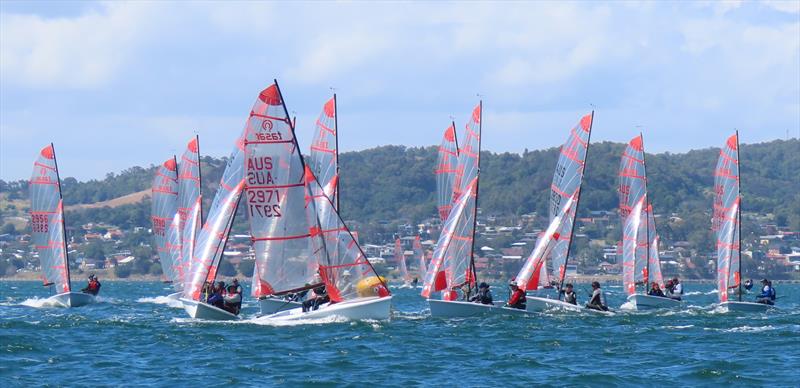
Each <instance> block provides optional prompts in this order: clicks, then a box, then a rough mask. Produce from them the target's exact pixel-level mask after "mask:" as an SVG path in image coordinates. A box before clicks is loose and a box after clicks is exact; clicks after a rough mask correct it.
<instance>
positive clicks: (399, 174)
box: [0, 139, 800, 231]
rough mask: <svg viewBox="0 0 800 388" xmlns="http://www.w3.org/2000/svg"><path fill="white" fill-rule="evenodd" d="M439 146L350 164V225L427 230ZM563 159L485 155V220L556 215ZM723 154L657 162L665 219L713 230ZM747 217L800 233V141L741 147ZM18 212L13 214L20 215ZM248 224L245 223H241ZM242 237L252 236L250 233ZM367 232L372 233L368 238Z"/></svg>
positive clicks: (146, 173)
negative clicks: (552, 200) (554, 184)
mask: <svg viewBox="0 0 800 388" xmlns="http://www.w3.org/2000/svg"><path fill="white" fill-rule="evenodd" d="M623 146H624V145H623V144H620V143H610V142H601V143H593V144H592V145H591V147H590V149H589V155H588V161H587V171H586V180H585V186H584V191H583V196H582V198H581V205H580V213H582V214H588V212H589V211H591V210H613V209H616V206H617V192H616V185H617V178H616V177H617V168H618V166H619V159H620V154H621V152H622V149H623ZM435 153H436V147H433V146H432V147H426V148H407V147H403V146H383V147H378V148H373V149H368V150H363V151H357V152H346V153H343V154H342V155H341V191H340V192H341V208H342V212H343V216H344V218H345V219H347V220H354V221H357V222H358V223H359V224H360V225H361V227H362V228H364V225H365V224H369V223H374V222H378V221H382V220H390V221H392V222H395V221H409V222H418V221H421V220H423V219H425V218H428V217H431V216H433V215H434V214H435V205H434V198H435V197H434V191H435V189H436V183H435V179H434V175H433V168H434V163H435V158H436V154H435ZM557 154H558V150H557V149H556V148H551V149H547V150H540V151H532V152H526V153H524V154H522V155H520V154H512V153H499V154H498V153H492V152H488V151H484V152H483V153H482V160H481V168H482V171H481V184H480V207H481V209H482V212H483V214H484V215H500V216H502V215H514V214H522V213H529V212H531V211H537V212H539V213H542V214H544V213H545V212H546V205H547V197H548V187H549V185H550V181H551V179H552V174H553V169H554V167H555V162H556V156H557ZM718 154H719V150H718V149H715V148H709V149H702V150H695V151H690V152H687V153H682V154H671V153H663V154H648V155H647V163H648V166H647V167H648V177H649V189H650V193H651V197H652V203H653V206H654V207H655V210H656V212H657V213H678V214H681V215H683V216H685V217H689V218H693V217H694V218H697V219H698V220H697V222H701V220H702V222H708V221H707V220H708V214H710V208H711V198H712V189H713V177H712V171H713V168H714V166H715V163H716V159H717V156H718ZM741 160H742V167H741V168H742V191H743V195H744V210H745V211H746V212H756V213H761V214H768V213H772V214H775V216H776V220H777V222H778V223H779V224H784V225H789V226H792V228H793V229H800V175H799V174H798V171H800V141H798V140H796V139H793V140H788V141H784V140H775V141H771V142H768V143H760V144H745V145H742V147H741ZM224 165H225V164H224V160H223V159H216V158H211V157H205V158H203V164H202V172H203V179H204V182H203V193H204V196H205V203H206V206H208V205H209V204H210V202H211V199H212V198H213V195H214V192H215V190H216V184H217V182H218V180H219V177H220V175H221V173H222V168H223V167H224ZM153 171H154V170H153V167H152V166H150V167H131V168H129V169H127V170H125V171H123V172H121V173H119V174H113V173H112V174H108V175H107V176H106V178H105V179H102V180H91V181H87V182H79V181H77V180H75V179H74V178H69V177H68V178H64V179H63V189H64V198H65V202H66V204H67V205H71V204H80V203H94V202H97V201H103V200H108V199H112V198H116V197H119V196H122V195H125V194H129V193H133V192H137V191H141V190H145V189H148V188H149V186H150V182H151V179H152V174H153ZM0 192H2V193H3V194H2V198H4V199H6V200H17V201H15V203H16V204H19V203H20V201H19V200H26V198H27V182H26V181H15V182H3V181H0ZM10 206H13V208H12V207H10ZM149 206H150V204H149V199H147V198H146V199H145V200H144V201H143V202H141V203H138V204H131V205H123V206H119V207H116V208H102V209H84V210H79V211H72V212H69V213H70V214H69V215H68V217H67V220H68V223H70V224H74V225H77V224H81V223H85V222H89V221H94V222H97V221H107V222H110V223H112V224H115V225H119V226H122V227H131V226H146V225H148V223H149V221H148V219H149V218H148V217H149ZM25 210H26V209H24V208H23V209H20V208H19V205H16V206H14V205H11V204H10V203H8V201H6V204H4V205H2V206H0V211H2V212H3V213H4V214H3V215H4V216H8V215H10V214H12V213H17V214H18V215H19V214H23V213H24V211H25ZM244 219H245V218H244V217H238V220H239V221H240V222H241V221H242V220H244ZM237 229H244V225H240V226H238V227H237ZM365 231H366V230H365Z"/></svg>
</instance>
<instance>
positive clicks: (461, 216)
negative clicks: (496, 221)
mask: <svg viewBox="0 0 800 388" xmlns="http://www.w3.org/2000/svg"><path fill="white" fill-rule="evenodd" d="M477 183H478V182H477V179H476V180H473V184H471V185H470V186H469V190H468V191H467V192H466V194H465V195H462V196H461V197H460V198H459V199H458V201H456V203H455V205H454V206H453V210H452V211H451V212H450V215H449V216H448V217H447V221H446V222H445V223H444V226H443V227H442V232H441V233H440V234H439V240H438V241H437V242H436V248H435V249H434V251H433V257H432V258H431V262H430V265H429V266H428V272H427V273H426V274H425V281H424V282H423V286H422V292H421V295H422V296H423V297H425V298H430V297H431V295H432V293H433V292H436V291H441V290H444V289H445V288H447V281H446V274H445V272H446V271H445V268H447V266H446V262H447V261H450V260H452V257H453V255H454V254H455V253H456V251H458V249H459V247H458V246H457V245H456V244H454V241H455V239H456V238H458V236H460V235H462V234H463V230H466V229H468V226H467V225H466V224H467V216H466V214H465V213H466V212H467V210H469V209H468V208H469V206H467V205H468V204H469V203H474V196H475V194H476V193H475V190H476V189H477V188H476V185H477ZM470 221H471V220H470Z"/></svg>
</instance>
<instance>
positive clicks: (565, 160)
mask: <svg viewBox="0 0 800 388" xmlns="http://www.w3.org/2000/svg"><path fill="white" fill-rule="evenodd" d="M593 117H594V112H592V113H591V114H588V115H586V116H583V118H581V120H580V122H579V123H578V125H576V126H575V127H573V128H572V129H571V130H570V134H569V137H568V138H567V142H566V143H564V145H563V146H561V151H560V154H559V157H558V163H557V164H556V170H555V173H554V174H553V183H552V184H551V185H550V222H552V221H553V220H554V219H555V218H556V217H558V216H559V212H560V211H561V210H562V209H563V208H565V206H564V205H565V204H566V203H567V201H568V200H569V199H570V198H574V201H575V206H570V207H569V212H568V213H567V214H565V215H564V216H563V218H562V220H561V222H560V225H561V226H560V228H559V229H558V230H557V232H558V234H559V239H558V241H556V242H555V243H554V247H553V250H552V252H551V254H550V258H551V265H552V274H553V277H554V278H556V279H560V282H563V280H564V276H565V275H566V272H565V271H566V262H567V258H568V256H569V251H570V244H571V242H572V231H573V226H574V224H575V216H576V214H577V213H576V210H577V205H578V202H579V198H580V193H581V182H582V180H583V174H584V170H585V165H586V152H587V150H588V148H589V139H590V137H591V131H592V118H593Z"/></svg>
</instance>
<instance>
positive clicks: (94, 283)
mask: <svg viewBox="0 0 800 388" xmlns="http://www.w3.org/2000/svg"><path fill="white" fill-rule="evenodd" d="M100 286H101V284H100V281H99V280H97V276H94V274H91V275H89V282H88V283H87V284H86V288H84V289H82V290H81V292H85V293H87V294H92V295H95V296H96V295H97V294H98V293H100Z"/></svg>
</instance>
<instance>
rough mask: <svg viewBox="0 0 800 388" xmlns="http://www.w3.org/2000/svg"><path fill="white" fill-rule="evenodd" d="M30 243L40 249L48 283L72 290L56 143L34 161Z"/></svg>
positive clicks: (46, 148) (60, 289) (58, 290)
mask: <svg viewBox="0 0 800 388" xmlns="http://www.w3.org/2000/svg"><path fill="white" fill-rule="evenodd" d="M29 189H30V198H31V210H30V213H31V231H32V233H31V242H32V243H33V245H34V246H35V247H36V250H37V251H38V252H39V262H40V264H41V267H42V277H43V279H42V280H43V281H44V284H45V285H51V284H52V285H55V290H56V292H58V293H62V292H69V291H70V289H71V288H70V278H69V259H68V257H67V246H66V229H65V228H64V201H63V199H62V197H61V181H60V180H59V176H58V164H57V163H56V152H55V149H54V148H53V144H50V145H49V146H47V147H45V148H43V149H42V151H41V152H40V153H39V158H38V159H37V160H36V162H34V163H33V174H32V175H31V180H30V187H29Z"/></svg>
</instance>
